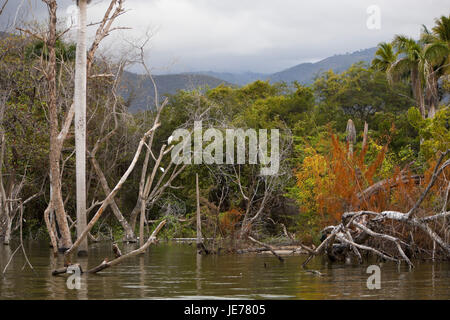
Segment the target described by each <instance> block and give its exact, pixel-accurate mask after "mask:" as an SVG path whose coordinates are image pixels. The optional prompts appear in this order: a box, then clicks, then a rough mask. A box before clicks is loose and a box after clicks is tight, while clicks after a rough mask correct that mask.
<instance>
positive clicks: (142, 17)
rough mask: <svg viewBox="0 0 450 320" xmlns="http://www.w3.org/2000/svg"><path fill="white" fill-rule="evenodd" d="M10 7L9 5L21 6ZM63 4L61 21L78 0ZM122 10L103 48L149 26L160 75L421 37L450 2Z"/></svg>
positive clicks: (138, 5) (242, 1) (265, 2)
mask: <svg viewBox="0 0 450 320" xmlns="http://www.w3.org/2000/svg"><path fill="white" fill-rule="evenodd" d="M13 2H14V3H15V5H14V6H13V5H9V6H10V7H17V5H18V3H20V2H21V0H13ZM29 3H32V4H33V6H34V7H33V8H34V11H33V13H34V15H35V16H37V17H38V18H43V17H45V13H46V12H45V7H43V6H42V4H40V1H37V0H25V4H24V5H23V7H24V10H25V8H26V6H27V5H28V4H29ZM58 3H59V7H60V9H59V14H60V16H61V17H64V16H67V14H66V12H67V7H68V6H70V5H73V3H74V2H73V1H71V0H61V1H59V2H58ZM108 3H109V1H107V0H103V1H102V0H94V1H92V4H91V5H90V6H89V11H88V15H89V19H90V20H91V21H96V20H98V19H99V18H100V17H101V16H102V12H104V10H105V8H106V7H107V5H108ZM370 5H378V6H379V7H380V9H381V29H380V30H369V29H367V27H366V20H367V18H368V14H367V13H366V9H367V7H369V6H370ZM125 6H126V7H127V8H128V9H129V10H130V11H129V12H127V13H126V14H125V15H123V16H121V17H120V18H119V19H118V21H117V24H118V25H121V26H127V27H131V28H133V29H132V30H127V31H126V32H120V33H119V34H116V35H113V36H111V37H110V39H109V40H108V43H107V44H106V46H105V47H108V48H109V50H111V51H113V50H114V49H115V48H117V49H119V48H120V41H118V40H120V39H121V38H123V37H124V36H125V37H128V36H132V37H138V36H139V35H140V34H143V32H144V31H145V30H146V29H147V28H148V27H151V28H152V29H153V30H156V32H155V35H154V37H153V38H152V43H151V51H150V55H149V63H150V64H151V65H152V67H153V68H154V69H155V71H157V72H184V71H200V70H213V71H228V72H238V71H254V72H275V71H279V70H281V69H283V68H287V67H291V66H293V65H295V64H298V63H301V62H306V61H315V60H319V59H321V58H325V57H327V56H330V55H333V54H338V53H345V52H351V51H355V50H359V49H364V48H368V47H373V46H376V45H377V44H378V43H379V42H381V41H388V40H391V39H392V37H393V36H394V34H398V33H401V34H406V35H409V36H413V37H417V36H418V34H419V31H420V27H421V25H422V24H426V25H428V26H431V25H432V24H433V20H434V18H437V17H439V16H441V15H444V14H448V13H449V10H448V9H449V6H448V0H420V1H406V0H399V1H388V0H351V1H350V0H341V1H335V0H315V1H299V0H277V1H274V0H127V1H126V2H125ZM13 11H14V10H13ZM8 12H9V13H11V9H10V10H9V11H8ZM1 19H2V20H3V21H4V20H5V19H6V17H5V16H4V17H2V18H1ZM93 31H94V30H92V32H93Z"/></svg>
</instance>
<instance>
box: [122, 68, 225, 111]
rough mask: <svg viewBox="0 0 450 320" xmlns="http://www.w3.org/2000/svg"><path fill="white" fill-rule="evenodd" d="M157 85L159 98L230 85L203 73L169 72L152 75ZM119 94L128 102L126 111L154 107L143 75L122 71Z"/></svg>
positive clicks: (149, 86)
mask: <svg viewBox="0 0 450 320" xmlns="http://www.w3.org/2000/svg"><path fill="white" fill-rule="evenodd" d="M153 78H154V79H155V82H156V86H157V87H158V95H159V96H160V99H162V98H163V97H164V96H167V95H170V94H175V93H177V91H179V90H194V89H198V88H205V87H209V88H216V87H218V86H219V85H221V84H224V85H228V86H231V85H232V84H231V83H228V82H227V81H224V80H222V79H218V78H214V77H211V76H209V75H203V74H169V75H155V76H153ZM119 92H120V95H121V96H122V97H123V98H124V99H125V101H127V103H128V104H129V109H128V111H130V112H133V113H134V112H138V111H140V110H149V109H153V107H154V96H155V92H154V88H153V84H152V82H151V80H150V79H149V78H148V77H146V76H143V75H139V74H136V73H132V72H128V71H124V74H123V76H122V81H121V84H120V90H119Z"/></svg>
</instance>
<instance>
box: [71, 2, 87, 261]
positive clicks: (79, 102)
mask: <svg viewBox="0 0 450 320" xmlns="http://www.w3.org/2000/svg"><path fill="white" fill-rule="evenodd" d="M78 7H79V19H78V32H77V54H76V60H75V97H74V103H75V149H76V191H77V236H80V234H81V233H82V232H83V231H84V230H85V229H86V224H87V223H86V220H87V219H86V15H87V0H79V1H78ZM87 249H88V243H87V238H85V239H84V240H83V241H82V242H81V244H80V246H79V247H78V255H86V254H87Z"/></svg>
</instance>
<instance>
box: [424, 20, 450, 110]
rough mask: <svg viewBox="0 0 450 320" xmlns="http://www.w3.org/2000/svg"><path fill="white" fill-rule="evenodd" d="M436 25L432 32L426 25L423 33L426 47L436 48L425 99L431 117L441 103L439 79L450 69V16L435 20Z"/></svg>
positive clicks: (428, 75)
mask: <svg viewBox="0 0 450 320" xmlns="http://www.w3.org/2000/svg"><path fill="white" fill-rule="evenodd" d="M435 23H436V26H435V27H433V29H432V30H433V32H430V31H429V30H428V29H427V27H426V26H424V28H423V32H422V34H421V41H422V42H423V43H424V44H425V46H426V47H432V48H434V49H433V51H434V54H433V56H432V57H431V59H433V61H431V63H430V65H429V68H428V69H427V70H426V71H427V87H426V94H425V100H426V103H427V104H428V105H429V107H430V113H429V117H433V116H434V113H435V109H436V107H437V106H438V104H439V90H438V89H439V85H438V80H439V79H440V78H441V77H442V76H445V75H446V74H448V73H449V71H450V16H449V17H445V16H442V17H441V18H439V19H436V20H435Z"/></svg>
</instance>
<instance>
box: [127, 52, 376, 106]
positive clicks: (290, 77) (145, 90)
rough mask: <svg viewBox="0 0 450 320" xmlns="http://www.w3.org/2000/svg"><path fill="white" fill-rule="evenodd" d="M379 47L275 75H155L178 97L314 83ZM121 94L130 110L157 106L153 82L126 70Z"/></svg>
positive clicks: (370, 55) (368, 58) (161, 90)
mask: <svg viewBox="0 0 450 320" xmlns="http://www.w3.org/2000/svg"><path fill="white" fill-rule="evenodd" d="M376 50H377V48H369V49H364V50H360V51H356V52H353V53H346V54H338V55H334V56H332V57H328V58H326V59H323V60H320V61H318V62H315V63H301V64H299V65H296V66H294V67H292V68H289V69H286V70H283V71H280V72H277V73H273V74H263V73H253V72H243V73H226V72H214V71H204V72H191V73H181V74H169V75H157V76H154V78H155V82H156V84H157V86H158V92H159V95H160V96H161V97H162V96H164V95H167V94H175V93H176V92H177V91H178V90H193V89H197V88H199V87H201V88H204V87H209V88H216V87H218V86H219V85H221V84H224V85H237V86H244V85H246V84H248V83H251V82H254V81H256V80H264V81H266V80H269V81H270V82H272V83H275V82H287V83H291V82H293V81H298V82H299V83H301V84H311V83H312V82H314V79H315V78H316V77H317V76H319V75H320V74H321V73H323V72H325V71H328V70H330V69H332V70H333V71H334V72H336V73H340V72H343V71H345V70H347V69H348V68H349V67H350V66H351V65H352V64H354V63H357V62H361V61H363V62H366V63H370V62H371V61H372V59H373V58H374V55H375V52H376ZM120 93H121V95H122V96H123V97H124V98H125V100H128V102H129V105H130V107H129V111H130V112H137V111H139V110H147V109H149V108H150V109H151V108H153V106H154V102H153V101H154V100H153V99H154V90H153V85H152V83H151V81H150V80H149V79H148V78H146V77H143V76H141V75H138V74H135V73H132V72H127V71H125V73H124V75H123V79H122V83H121V90H120Z"/></svg>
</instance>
